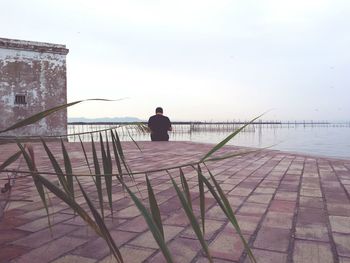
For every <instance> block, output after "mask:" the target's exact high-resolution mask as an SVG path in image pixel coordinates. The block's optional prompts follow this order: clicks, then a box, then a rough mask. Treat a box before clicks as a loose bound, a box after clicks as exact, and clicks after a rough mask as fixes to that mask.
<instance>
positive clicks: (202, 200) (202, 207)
mask: <svg viewBox="0 0 350 263" xmlns="http://www.w3.org/2000/svg"><path fill="white" fill-rule="evenodd" d="M202 177H203V175H202V169H201V167H200V165H198V188H199V206H200V211H201V221H202V228H203V235H204V233H205V195H204V185H203V180H202Z"/></svg>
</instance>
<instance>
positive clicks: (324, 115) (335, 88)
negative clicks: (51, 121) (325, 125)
mask: <svg viewBox="0 0 350 263" xmlns="http://www.w3.org/2000/svg"><path fill="white" fill-rule="evenodd" d="M0 7H1V16H0V24H1V26H0V37H6V38H16V39H23V40H33V41H44V42H52V43H58V44H65V45H66V46H67V48H69V49H70V53H69V54H68V56H67V70H68V101H74V100H79V99H86V98H109V99H118V98H122V97H129V99H127V100H124V101H119V102H109V103H101V102H98V103H97V102H96V103H95V102H92V103H91V102H87V103H85V104H83V105H80V106H75V107H73V108H71V109H70V110H69V116H70V117H82V116H84V117H91V118H94V117H118V116H120V117H122V116H134V117H138V118H141V119H147V118H148V117H149V115H151V114H153V112H154V109H155V107H157V106H162V107H163V108H164V110H165V114H166V115H168V116H169V117H170V119H171V120H233V119H236V120H238V119H250V118H252V117H254V116H257V115H259V114H261V113H263V112H265V111H266V110H270V109H272V111H270V112H269V113H268V114H267V115H266V116H265V117H264V118H265V119H270V120H271V119H274V120H311V119H312V120H349V119H350V85H349V84H350V48H349V47H350V33H349V32H350V1H348V0H343V1H341V0H293V1H283V0H268V1H264V0H255V1H253V0H246V1H238V0H237V1H234V0H230V1H221V0H215V1H207V0H200V1H191V0H187V1H184V0H176V1H165V0H159V1H153V0H143V1H132V0H128V1H117V0H111V1H108V0H99V1H88V0H84V1H83V0H70V1H68V0H60V1H57V0H50V1H48V0H46V1H44V0H30V1H28V0H11V1H10V0H0Z"/></svg>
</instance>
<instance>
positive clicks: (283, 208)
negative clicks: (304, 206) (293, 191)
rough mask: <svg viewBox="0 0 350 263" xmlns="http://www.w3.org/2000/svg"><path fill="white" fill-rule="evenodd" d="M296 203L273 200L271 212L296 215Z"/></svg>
mask: <svg viewBox="0 0 350 263" xmlns="http://www.w3.org/2000/svg"><path fill="white" fill-rule="evenodd" d="M295 206H296V203H295V202H290V201H284V200H272V202H271V205H270V208H269V211H271V212H281V213H294V210H295Z"/></svg>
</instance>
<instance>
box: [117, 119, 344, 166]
mask: <svg viewBox="0 0 350 263" xmlns="http://www.w3.org/2000/svg"><path fill="white" fill-rule="evenodd" d="M173 128H174V130H175V132H170V140H172V141H193V142H204V143H213V144H216V143H218V142H220V141H221V140H223V139H224V138H225V137H226V136H228V135H229V134H230V132H229V131H228V130H230V129H228V128H227V127H226V128H220V127H218V128H217V129H214V130H210V129H202V130H200V131H192V132H189V129H186V127H173ZM188 128H189V127H188ZM231 132H232V131H231ZM120 134H123V132H121V133H120ZM133 138H134V139H135V140H138V141H144V140H149V135H148V134H146V135H144V134H135V133H133ZM121 139H122V140H130V137H129V136H128V135H126V134H125V133H124V136H123V135H122V136H121ZM228 144H231V145H238V146H246V147H258V148H261V147H269V146H272V147H271V149H276V150H283V151H289V152H298V153H306V154H313V155H321V156H329V157H337V158H347V159H349V158H350V126H349V124H343V125H306V126H304V125H266V126H263V125H255V126H253V127H250V128H249V129H248V130H247V131H245V132H241V133H239V134H238V135H237V136H236V137H234V138H233V139H232V140H231V141H230V142H229V143H228Z"/></svg>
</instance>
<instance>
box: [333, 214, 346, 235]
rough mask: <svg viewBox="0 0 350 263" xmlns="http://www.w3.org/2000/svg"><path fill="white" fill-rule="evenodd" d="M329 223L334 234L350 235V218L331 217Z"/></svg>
mask: <svg viewBox="0 0 350 263" xmlns="http://www.w3.org/2000/svg"><path fill="white" fill-rule="evenodd" d="M329 221H330V223H331V227H332V231H333V232H338V233H345V234H350V217H345V216H329Z"/></svg>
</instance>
